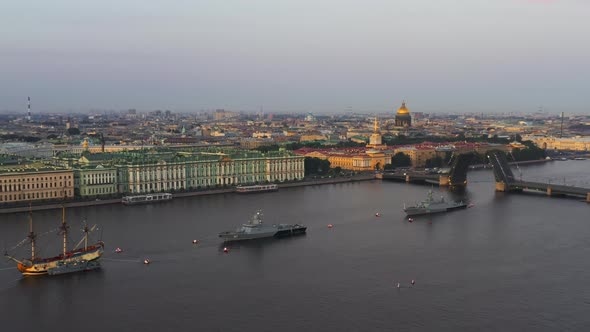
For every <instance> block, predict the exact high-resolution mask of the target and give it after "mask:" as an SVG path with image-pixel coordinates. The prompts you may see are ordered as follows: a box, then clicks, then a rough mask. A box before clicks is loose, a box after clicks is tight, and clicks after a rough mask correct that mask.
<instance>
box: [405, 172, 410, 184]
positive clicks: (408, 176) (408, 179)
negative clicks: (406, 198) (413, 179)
mask: <svg viewBox="0 0 590 332" xmlns="http://www.w3.org/2000/svg"><path fill="white" fill-rule="evenodd" d="M406 182H408V183H409V182H410V174H406Z"/></svg>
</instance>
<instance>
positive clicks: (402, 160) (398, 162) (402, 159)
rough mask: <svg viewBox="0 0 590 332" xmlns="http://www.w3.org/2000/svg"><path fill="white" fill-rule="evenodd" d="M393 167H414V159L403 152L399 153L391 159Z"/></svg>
mask: <svg viewBox="0 0 590 332" xmlns="http://www.w3.org/2000/svg"><path fill="white" fill-rule="evenodd" d="M391 165H392V166H393V167H408V166H412V159H410V156H408V155H407V154H405V153H403V152H398V153H396V154H395V155H393V157H392V158H391Z"/></svg>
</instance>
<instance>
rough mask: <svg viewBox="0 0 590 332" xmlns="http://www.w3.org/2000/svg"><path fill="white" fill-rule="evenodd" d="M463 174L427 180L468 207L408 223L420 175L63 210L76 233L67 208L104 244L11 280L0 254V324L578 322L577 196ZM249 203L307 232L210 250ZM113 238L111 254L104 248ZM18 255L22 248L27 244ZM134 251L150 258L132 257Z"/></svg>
mask: <svg viewBox="0 0 590 332" xmlns="http://www.w3.org/2000/svg"><path fill="white" fill-rule="evenodd" d="M521 171H522V176H523V178H525V179H530V180H539V181H546V180H549V179H550V180H551V181H552V182H555V183H557V182H559V183H563V181H564V177H565V181H566V183H569V184H577V185H580V186H587V187H590V161H564V162H553V163H548V164H544V165H537V166H527V167H526V168H525V167H523V168H521ZM515 174H518V170H515ZM574 177H576V180H575V181H574V179H573V178H574ZM469 181H470V183H469V185H468V188H467V190H466V191H465V192H463V193H449V192H447V191H445V190H442V189H439V188H434V190H435V191H436V192H437V194H440V195H443V196H446V197H449V198H451V197H452V198H455V199H459V198H461V199H468V200H469V201H471V202H473V203H475V206H474V207H473V208H470V209H467V210H462V211H457V212H453V213H449V214H442V215H437V216H430V217H420V218H415V221H414V222H413V223H409V222H408V221H407V220H405V218H404V214H403V213H402V207H403V203H404V202H407V203H414V202H416V201H419V200H422V199H423V198H424V197H425V195H426V192H427V190H428V189H429V188H428V187H425V186H418V185H408V184H404V183H393V182H379V181H371V182H361V183H348V184H337V185H324V186H313V187H302V188H292V189H284V190H283V189H282V190H281V191H280V192H278V193H268V194H257V195H247V196H239V195H233V194H232V195H220V196H211V197H193V198H183V199H175V200H174V201H172V202H168V203H163V204H159V205H151V206H131V207H124V206H118V205H113V206H103V207H89V208H78V209H71V210H68V211H67V214H68V220H69V222H70V223H71V225H72V239H71V243H75V242H77V240H78V238H77V235H78V234H74V233H76V232H77V231H78V230H79V229H80V225H81V224H80V222H79V221H80V220H81V219H83V218H87V219H88V221H89V223H91V224H94V223H98V224H99V225H100V227H101V229H100V230H99V231H98V232H96V233H98V234H100V233H101V232H102V238H103V239H104V241H105V242H106V244H107V251H106V252H105V255H104V259H103V269H102V270H101V271H92V272H87V273H81V274H74V275H65V276H60V277H40V278H22V277H21V276H20V274H19V273H18V271H16V269H14V268H13V265H12V264H10V263H9V262H6V261H2V262H1V263H0V327H1V330H2V331H33V330H39V329H43V330H46V331H47V330H49V331H57V330H59V331H80V330H83V331H178V330H181V329H182V330H191V331H195V330H201V331H301V330H308V331H411V330H415V331H425V330H437V331H518V330H521V331H522V330H528V331H568V330H569V331H588V330H590V315H589V314H588V313H589V312H590V282H589V280H590V260H589V259H588V257H590V205H588V204H585V203H582V202H580V201H579V200H576V199H560V198H546V197H544V196H542V195H532V194H531V195H519V194H504V193H495V192H494V190H493V188H494V183H493V176H492V173H491V172H490V171H473V172H471V173H470V176H469ZM257 208H261V209H263V211H264V213H265V217H266V221H267V222H284V223H296V222H297V223H304V224H306V225H308V227H309V228H308V234H307V235H305V236H301V237H296V238H288V239H282V240H269V241H266V240H265V241H259V242H253V243H245V244H241V245H232V246H230V253H228V254H224V253H223V250H222V249H223V246H222V245H221V243H220V241H219V240H218V239H217V237H216V233H218V232H219V231H223V230H231V229H234V228H235V227H236V226H238V225H239V224H240V223H241V222H243V221H245V220H246V219H247V218H248V217H249V216H250V215H251V214H252V213H253V212H254V211H255V210H256V209H257ZM376 212H380V213H381V217H380V218H376V217H375V216H374V214H375V213H376ZM34 218H35V221H36V223H35V227H36V231H37V232H38V233H43V232H46V231H49V230H51V229H53V228H55V227H56V226H57V224H58V223H59V221H60V212H59V211H46V212H37V213H35V214H34ZM0 221H1V222H0V241H5V242H6V246H12V245H14V244H16V243H17V242H19V241H20V240H21V239H22V238H24V236H25V234H26V232H27V215H26V214H15V215H8V216H7V215H0ZM327 224H333V225H334V227H333V228H332V229H328V228H327V227H326V225H327ZM74 235H76V236H74ZM193 239H198V240H200V244H198V245H196V246H195V245H193V244H192V243H191V242H192V240H193ZM40 247H41V248H42V249H43V252H42V254H45V255H51V254H54V253H56V252H57V251H58V250H59V238H58V237H57V235H55V234H54V233H50V234H48V235H45V236H44V237H42V238H41V240H40ZM116 247H121V248H122V249H124V252H123V253H121V254H115V253H114V252H113V251H114V249H115V248H116ZM17 253H18V256H19V257H20V256H23V255H26V254H27V253H26V251H25V248H22V249H21V250H20V251H17ZM144 258H149V259H150V260H151V261H152V262H153V263H152V264H150V265H147V266H146V265H143V264H142V263H141V260H143V259H144ZM412 279H415V280H416V285H415V286H413V287H412V286H411V285H410V281H411V280H412ZM398 282H400V283H401V288H400V289H398V288H396V284H397V283H398Z"/></svg>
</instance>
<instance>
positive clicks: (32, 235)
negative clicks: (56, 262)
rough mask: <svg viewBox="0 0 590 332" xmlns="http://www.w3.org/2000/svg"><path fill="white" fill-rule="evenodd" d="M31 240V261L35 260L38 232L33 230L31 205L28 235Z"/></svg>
mask: <svg viewBox="0 0 590 332" xmlns="http://www.w3.org/2000/svg"><path fill="white" fill-rule="evenodd" d="M27 237H28V238H29V240H30V241H31V261H34V260H35V238H36V237H37V234H35V232H33V211H32V210H31V207H30V206H29V235H27Z"/></svg>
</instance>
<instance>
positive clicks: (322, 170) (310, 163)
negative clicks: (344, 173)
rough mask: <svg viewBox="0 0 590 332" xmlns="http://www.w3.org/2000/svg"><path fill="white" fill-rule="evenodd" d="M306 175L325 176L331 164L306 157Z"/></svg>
mask: <svg viewBox="0 0 590 332" xmlns="http://www.w3.org/2000/svg"><path fill="white" fill-rule="evenodd" d="M304 166H305V175H324V174H327V173H328V171H329V170H330V162H329V161H328V160H324V159H320V158H314V157H305V161H304Z"/></svg>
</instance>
